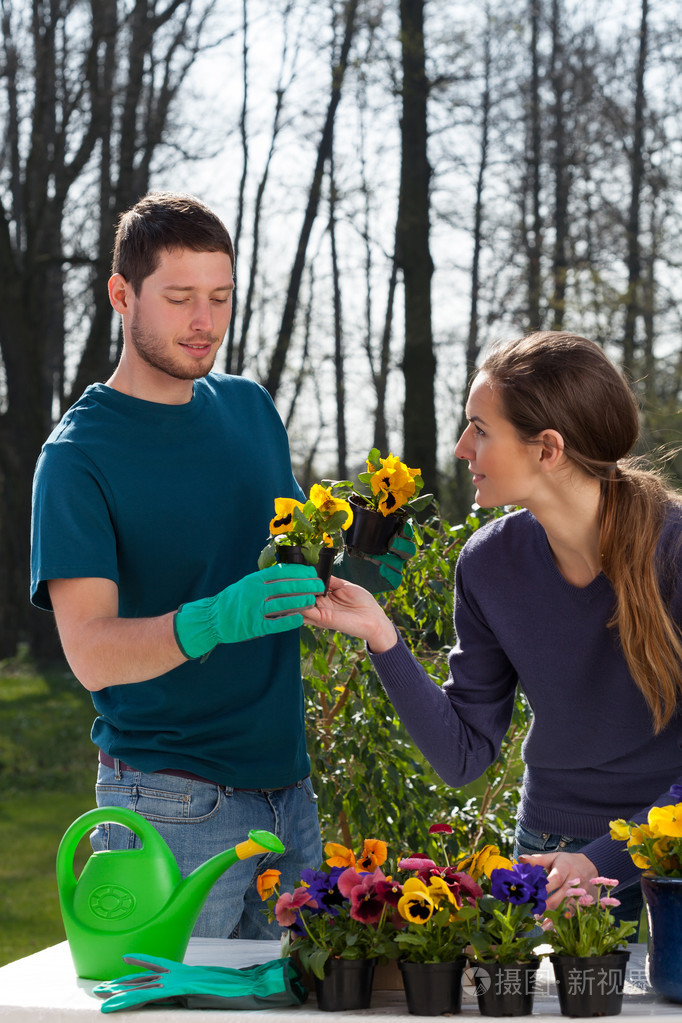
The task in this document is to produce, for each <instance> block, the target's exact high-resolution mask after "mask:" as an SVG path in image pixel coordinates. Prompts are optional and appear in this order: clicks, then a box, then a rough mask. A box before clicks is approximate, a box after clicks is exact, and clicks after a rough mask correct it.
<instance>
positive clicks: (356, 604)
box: [303, 576, 398, 654]
mask: <svg viewBox="0 0 682 1023" xmlns="http://www.w3.org/2000/svg"><path fill="white" fill-rule="evenodd" d="M303 621H304V622H305V623H306V624H307V625H315V626H317V628H320V629H334V631H336V632H345V633H346V635H348V636H357V637H358V638H359V639H364V640H365V641H366V642H367V643H368V645H369V648H370V650H371V651H372V653H376V654H378V653H384V652H385V651H386V650H389V649H390V648H391V647H392V646H395V644H396V643H397V642H398V638H397V635H396V631H395V628H394V626H393V624H392V622H391V620H390V618H388V617H387V615H386V614H385V612H384V610H383V608H381V607H380V606H379V604H377V602H376V600H375V599H374V597H373V596H372V594H371V593H369V592H368V591H367V590H366V589H364V587H362V586H355V585H354V584H353V583H349V582H346V581H345V580H344V579H337V578H336V577H335V576H332V577H331V579H330V581H329V591H328V593H327V594H326V596H323V597H318V598H317V600H316V601H315V606H314V607H311V608H307V609H306V610H304V611H303Z"/></svg>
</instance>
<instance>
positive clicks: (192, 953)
mask: <svg viewBox="0 0 682 1023" xmlns="http://www.w3.org/2000/svg"><path fill="white" fill-rule="evenodd" d="M630 948H631V949H632V956H631V958H630V962H629V964H628V978H627V982H626V987H625V998H624V1002H623V1013H622V1017H623V1018H625V1019H627V1020H628V1021H629V1023H631V1021H639V1023H645V1021H646V1023H650V1021H651V1018H652V1016H668V1017H670V1018H671V1019H672V1018H675V1019H677V1020H682V1005H676V1004H673V1003H670V1002H664V1001H662V1000H661V999H658V998H656V997H655V996H654V994H653V992H652V991H651V989H649V988H647V985H646V980H645V975H644V960H645V948H644V946H643V945H636V946H630ZM278 956H279V942H277V941H224V940H221V939H217V938H193V939H192V940H191V941H190V944H189V948H188V950H187V955H186V957H185V962H187V963H190V964H194V965H199V964H201V965H204V966H233V967H240V966H251V965H253V964H255V963H262V962H266V961H267V960H269V959H276V958H277V957H278ZM121 966H122V969H121V975H123V974H125V973H126V968H125V964H123V963H122V964H121ZM95 984H96V981H91V980H81V979H79V978H78V977H76V974H75V971H74V968H73V963H72V961H71V955H70V952H69V947H68V944H67V943H66V942H62V943H61V944H60V945H53V946H52V947H51V948H46V949H45V950H44V951H42V952H37V953H36V954H35V955H32V956H27V957H26V958H25V959H20V960H18V961H17V962H15V963H9V964H8V965H7V966H3V967H2V968H1V969H0V1020H1V1021H10V1020H11V1021H12V1023H43V1021H44V1023H95V1021H96V1020H97V1021H99V1023H102V1021H103V1019H104V1018H108V1019H110V1020H111V1021H112V1023H132V1021H133V1020H136V1021H137V1023H144V1019H145V1017H147V1018H148V1019H149V1021H150V1023H154V1021H160V1020H164V1021H165V1020H171V1021H172V1023H190V1021H191V1023H219V1021H221V1020H222V1021H224V1020H225V1019H226V1018H227V1017H233V1018H234V1019H235V1020H236V1019H238V1018H239V1017H242V1018H244V1017H247V1016H248V1017H249V1021H250V1023H252V1021H253V1023H259V1021H260V1020H262V1021H263V1023H265V1021H269V1023H273V1021H280V1020H281V1021H288V1023H293V1021H295V1023H306V1021H308V1020H312V1019H313V1018H315V1021H316V1023H321V1021H322V1020H327V1021H333V1020H334V1019H335V1018H336V1017H337V1015H338V1017H342V1018H343V1019H344V1020H347V1021H349V1023H353V1020H356V1019H358V1020H359V1019H365V1018H366V1017H368V1016H381V1017H383V1018H384V1019H387V1018H388V1019H396V1020H397V1019H398V1018H399V1017H400V1018H401V1020H402V1023H406V1017H409V1013H408V1011H407V1007H406V1005H405V998H404V995H403V993H402V991H399V990H379V991H377V990H376V985H375V991H374V993H373V996H372V1007H371V1008H370V1009H366V1010H364V1011H361V1012H344V1013H338V1014H337V1013H330V1012H324V1013H323V1012H320V1011H319V1010H318V1008H317V1004H316V1000H315V996H314V995H311V996H310V998H309V999H308V1001H307V1002H306V1003H305V1004H304V1005H300V1006H296V1007H294V1008H291V1009H286V1010H283V1009H270V1010H250V1011H248V1012H247V1011H241V1012H237V1011H234V1010H233V1011H228V1010H218V1009H202V1010H190V1009H182V1008H180V1007H168V1006H157V1007H152V1006H146V1007H145V1008H142V1009H137V1010H135V1011H131V1012H116V1013H111V1014H108V1015H107V1017H104V1016H103V1015H102V1013H101V1011H100V1007H101V1004H102V1003H101V1001H100V1000H99V999H98V998H96V997H95V995H93V994H92V989H93V987H94V986H95ZM464 992H465V993H464V996H463V1000H462V1018H464V1019H466V1018H467V1017H472V1016H476V1017H478V1018H479V1019H483V1017H481V1016H480V1014H479V1011H478V1004H477V1002H476V998H475V995H474V994H473V993H469V992H467V990H466V986H465V987H464ZM557 1017H560V1012H559V1004H558V1001H557V998H556V993H555V988H554V980H553V975H552V967H551V964H550V963H549V962H548V961H543V963H542V966H541V968H540V971H539V973H538V978H537V984H536V994H535V1003H534V1008H533V1019H534V1020H536V1021H538V1023H541V1021H546V1020H554V1021H556V1019H557Z"/></svg>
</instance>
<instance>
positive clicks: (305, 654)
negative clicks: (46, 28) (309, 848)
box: [301, 511, 530, 855]
mask: <svg viewBox="0 0 682 1023" xmlns="http://www.w3.org/2000/svg"><path fill="white" fill-rule="evenodd" d="M498 514H501V512H492V513H485V515H484V514H483V513H481V512H479V511H475V512H472V513H471V514H470V515H469V516H468V517H467V519H466V520H465V521H464V522H463V523H461V524H459V525H451V524H450V523H449V522H447V521H446V520H445V519H443V518H441V517H440V516H439V515H437V514H436V515H434V516H432V517H431V518H429V519H428V520H427V521H426V522H425V523H423V524H422V527H421V528H422V532H423V534H424V540H425V542H424V545H423V546H422V547H421V548H420V549H419V551H418V553H417V554H416V556H415V557H414V558H412V559H411V560H410V561H409V562H408V563H407V565H406V566H405V570H404V575H403V578H404V582H403V585H402V586H400V588H399V589H398V590H396V591H395V592H394V593H392V594H391V595H390V596H388V597H386V598H384V607H385V609H386V612H387V613H388V614H389V616H390V617H391V618H392V619H393V621H395V623H396V625H397V626H398V627H399V629H400V631H401V633H402V635H403V637H404V638H405V640H406V642H407V644H408V645H409V647H410V649H411V650H412V651H413V653H414V654H415V656H416V657H417V658H418V660H419V661H420V662H421V663H422V664H423V665H424V667H425V669H426V671H427V672H428V673H429V675H430V676H431V678H433V679H434V680H435V681H436V682H438V683H439V684H442V683H443V682H445V681H446V679H447V676H448V664H447V658H448V653H449V649H450V647H451V645H452V644H453V643H454V641H455V636H454V632H453V624H452V605H453V594H454V576H455V565H456V561H457V557H458V555H459V552H460V550H461V549H462V546H463V545H464V543H465V542H466V540H467V539H468V538H469V537H470V536H471V535H472V533H474V532H475V530H476V529H478V528H479V526H480V525H482V524H483V522H484V521H486V520H487V519H488V518H490V517H492V516H496V515H498ZM301 640H302V647H301V649H302V667H303V676H304V689H305V700H306V716H307V722H308V748H309V751H310V756H311V761H312V780H313V784H314V786H315V788H316V791H317V792H318V795H319V812H320V819H321V826H322V832H323V834H324V835H325V836H328V837H330V838H331V837H336V838H337V839H338V840H339V841H342V842H343V843H344V844H345V845H347V846H353V845H355V844H357V839H358V837H359V836H360V835H363V834H372V833H374V832H376V831H380V832H381V834H382V836H383V837H384V838H385V840H386V841H387V842H388V843H389V845H390V846H391V847H392V848H393V849H396V850H400V851H401V852H402V854H403V855H407V854H409V853H410V852H411V851H415V850H422V851H425V852H428V850H423V845H424V835H425V834H427V832H428V829H429V826H430V825H431V824H432V823H433V821H434V820H449V821H451V823H452V826H453V829H454V835H453V843H454V844H455V846H456V847H458V848H459V849H461V850H467V849H471V848H474V847H476V846H477V845H478V844H479V842H480V841H481V840H485V841H486V842H491V843H493V844H496V845H498V846H499V848H500V849H502V850H503V851H508V852H511V844H512V841H513V821H514V818H515V814H516V806H517V803H518V787H519V779H520V775H521V773H522V764H521V762H520V759H519V753H520V746H521V743H522V741H523V738H524V736H525V734H526V731H527V727H528V723H529V717H530V713H529V709H528V705H527V703H526V701H525V700H524V698H523V697H522V696H521V695H519V696H518V697H517V700H516V704H515V710H514V718H513V721H512V725H511V728H510V730H509V733H508V735H507V738H506V739H505V742H504V743H503V746H502V749H501V752H500V756H499V758H498V760H497V761H496V762H495V764H493V765H492V766H491V767H490V768H489V769H488V771H487V772H486V774H485V777H484V778H483V779H481V780H480V781H479V782H477V783H474V784H473V785H471V786H467V788H466V789H462V790H453V789H452V788H450V787H449V786H448V785H446V784H445V783H444V782H443V781H441V779H440V778H439V777H438V776H437V775H436V773H435V772H434V771H433V770H432V768H431V767H430V766H429V765H428V764H427V763H426V762H425V760H424V758H423V756H422V755H421V753H420V752H419V750H417V748H416V747H415V746H414V744H413V743H412V740H411V739H410V737H409V735H408V733H407V731H406V729H405V727H404V726H403V725H402V723H401V722H400V720H399V719H398V717H397V715H396V713H395V711H394V710H393V707H392V705H391V702H390V700H389V699H388V697H387V696H386V694H385V692H384V690H383V687H382V686H381V683H380V682H379V679H378V677H377V675H376V672H375V671H374V668H373V667H372V664H371V662H370V660H369V658H368V656H367V654H366V651H365V646H364V643H361V642H359V641H357V640H353V639H350V638H349V637H347V636H344V635H342V634H340V633H333V634H332V633H328V632H320V631H317V630H313V629H303V630H302V636H301ZM406 807H409V813H405V808H406Z"/></svg>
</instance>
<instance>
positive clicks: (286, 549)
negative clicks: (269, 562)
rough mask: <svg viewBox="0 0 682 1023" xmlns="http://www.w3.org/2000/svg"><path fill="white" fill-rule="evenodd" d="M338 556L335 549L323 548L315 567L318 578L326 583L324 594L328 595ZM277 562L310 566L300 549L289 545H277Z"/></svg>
mask: <svg viewBox="0 0 682 1023" xmlns="http://www.w3.org/2000/svg"><path fill="white" fill-rule="evenodd" d="M336 554H337V551H336V548H335V547H323V548H322V549H321V551H320V556H319V558H318V560H317V565H316V566H315V568H316V571H317V574H318V577H319V578H320V579H321V580H322V582H323V583H324V592H325V593H326V592H327V590H328V589H329V580H330V579H331V574H332V569H333V568H334V558H335V556H336ZM277 561H278V562H279V563H280V564H281V565H309V564H310V562H309V561H307V560H306V557H305V555H304V553H303V551H302V550H301V548H300V547H290V546H288V545H287V544H283V543H281V544H278V545H277Z"/></svg>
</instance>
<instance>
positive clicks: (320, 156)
mask: <svg viewBox="0 0 682 1023" xmlns="http://www.w3.org/2000/svg"><path fill="white" fill-rule="evenodd" d="M358 2H359V0H348V2H347V3H346V10H345V18H344V35H343V42H342V44H341V52H340V55H339V59H338V62H337V64H336V66H335V67H334V69H333V71H332V91H331V99H330V101H329V105H328V107H327V116H326V118H325V123H324V128H323V129H322V136H321V138H320V141H319V144H318V147H317V160H316V163H315V170H314V171H313V180H312V183H311V185H310V190H309V192H308V203H307V206H306V211H305V214H304V217H303V225H302V227H301V233H300V235H299V238H298V245H297V248H296V255H295V257H294V264H293V266H292V268H291V274H290V277H289V286H288V288H287V297H286V300H285V303H284V311H283V313H282V322H281V324H280V328H279V334H278V336H277V341H276V343H275V348H274V351H273V353H272V358H271V360H270V368H269V370H268V374H267V377H266V379H265V388H266V390H267V391H268V392H269V393H270V396H271V397H272V398H273V400H274V398H275V397H276V395H277V391H278V390H279V386H280V383H281V382H282V373H283V372H284V366H285V363H286V358H287V353H288V351H289V345H290V344H291V337H292V334H293V330H294V323H295V320H296V307H297V305H298V296H299V292H300V289H301V281H302V279H303V271H304V269H305V261H306V252H307V249H308V242H309V240H310V233H311V231H312V229H313V224H314V223H315V218H316V217H317V211H318V208H319V205H320V193H321V189H322V177H323V174H324V168H325V164H326V163H327V160H328V159H329V155H330V153H331V144H332V137H333V131H334V118H335V116H336V110H337V107H338V105H339V102H340V101H341V88H342V86H343V79H344V75H345V73H346V65H347V63H348V55H349V53H350V48H351V44H352V42H353V36H354V34H355V16H356V13H357V9H358Z"/></svg>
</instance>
